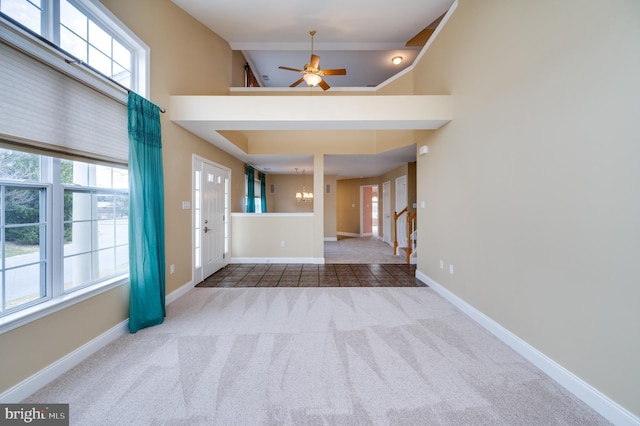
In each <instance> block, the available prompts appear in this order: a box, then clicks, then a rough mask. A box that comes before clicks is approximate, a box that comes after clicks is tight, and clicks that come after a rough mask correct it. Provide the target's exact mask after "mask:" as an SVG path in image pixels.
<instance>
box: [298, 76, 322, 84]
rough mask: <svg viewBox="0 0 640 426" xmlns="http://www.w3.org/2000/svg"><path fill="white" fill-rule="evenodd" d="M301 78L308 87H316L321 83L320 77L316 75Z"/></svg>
mask: <svg viewBox="0 0 640 426" xmlns="http://www.w3.org/2000/svg"><path fill="white" fill-rule="evenodd" d="M302 78H304V81H305V82H306V83H307V84H308V85H309V86H317V85H318V83H320V82H321V81H322V77H320V76H319V75H318V74H310V73H309V74H305V75H304V76H303V77H302Z"/></svg>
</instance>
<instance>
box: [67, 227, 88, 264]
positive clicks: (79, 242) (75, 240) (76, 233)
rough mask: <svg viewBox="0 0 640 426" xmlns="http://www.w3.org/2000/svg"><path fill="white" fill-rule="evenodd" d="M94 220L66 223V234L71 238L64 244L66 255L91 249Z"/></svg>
mask: <svg viewBox="0 0 640 426" xmlns="http://www.w3.org/2000/svg"><path fill="white" fill-rule="evenodd" d="M92 228H93V225H92V222H75V223H65V224H64V230H65V235H66V234H68V235H69V240H68V241H65V244H64V255H65V257H67V256H71V255H74V254H79V253H86V252H89V251H91V239H92V238H91V235H92Z"/></svg>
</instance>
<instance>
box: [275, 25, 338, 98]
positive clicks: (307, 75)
mask: <svg viewBox="0 0 640 426" xmlns="http://www.w3.org/2000/svg"><path fill="white" fill-rule="evenodd" d="M309 34H311V59H310V60H309V63H308V64H306V65H305V66H304V68H303V69H301V70H299V69H296V68H289V67H278V68H280V69H282V70H288V71H295V72H299V73H302V74H304V75H303V76H302V78H301V79H300V80H298V81H296V82H295V83H293V84H292V85H291V86H289V87H296V86H297V85H298V84H300V83H302V82H303V81H304V82H306V83H307V84H308V85H309V86H320V87H322V90H327V89H329V85H328V84H327V82H326V81H324V79H323V78H322V77H324V76H325V75H347V70H346V69H344V68H341V69H336V70H321V69H320V56H317V55H314V54H313V36H314V35H316V31H315V30H311V31H309Z"/></svg>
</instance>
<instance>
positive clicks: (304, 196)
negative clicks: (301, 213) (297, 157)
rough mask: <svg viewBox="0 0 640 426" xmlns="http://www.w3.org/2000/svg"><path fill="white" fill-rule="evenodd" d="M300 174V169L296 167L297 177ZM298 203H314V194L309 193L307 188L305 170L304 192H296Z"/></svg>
mask: <svg viewBox="0 0 640 426" xmlns="http://www.w3.org/2000/svg"><path fill="white" fill-rule="evenodd" d="M297 174H298V168H297V167H296V175H297ZM296 201H297V202H299V203H300V202H303V203H310V202H312V201H313V192H307V188H306V187H305V175H304V169H302V192H296Z"/></svg>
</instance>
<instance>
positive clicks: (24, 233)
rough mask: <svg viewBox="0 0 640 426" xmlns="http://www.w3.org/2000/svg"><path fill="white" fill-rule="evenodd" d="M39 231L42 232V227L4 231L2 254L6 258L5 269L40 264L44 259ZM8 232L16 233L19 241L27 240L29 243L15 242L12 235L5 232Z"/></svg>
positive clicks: (23, 227) (25, 227) (21, 227)
mask: <svg viewBox="0 0 640 426" xmlns="http://www.w3.org/2000/svg"><path fill="white" fill-rule="evenodd" d="M41 229H42V230H44V225H36V226H20V227H18V228H7V229H5V236H6V240H5V253H4V254H5V256H6V258H5V267H6V268H13V267H16V266H21V265H28V264H31V263H36V262H40V261H41V260H42V259H43V258H44V252H41V248H40V247H41V246H40V230H41ZM9 230H12V231H16V234H17V235H18V236H19V238H20V239H23V240H28V241H29V242H22V241H19V242H15V240H14V238H13V235H12V234H13V233H12V234H11V235H10V233H9V232H7V231H9ZM10 237H11V239H10ZM43 242H44V241H43Z"/></svg>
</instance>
